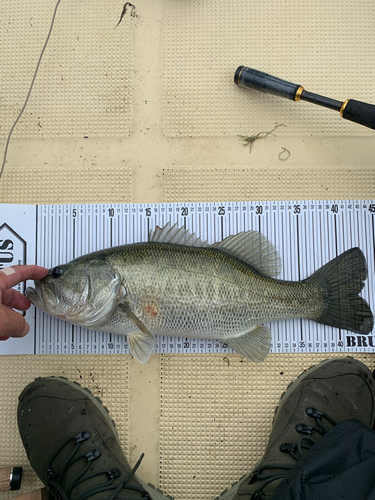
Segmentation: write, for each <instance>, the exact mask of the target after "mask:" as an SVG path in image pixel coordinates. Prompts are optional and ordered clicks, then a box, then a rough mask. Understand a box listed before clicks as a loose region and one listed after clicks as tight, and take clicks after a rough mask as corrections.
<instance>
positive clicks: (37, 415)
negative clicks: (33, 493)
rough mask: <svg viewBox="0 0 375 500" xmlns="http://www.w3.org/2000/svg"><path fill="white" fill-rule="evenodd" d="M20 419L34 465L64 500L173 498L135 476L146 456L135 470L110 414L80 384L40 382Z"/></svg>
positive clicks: (26, 394) (26, 396) (24, 399)
mask: <svg viewBox="0 0 375 500" xmlns="http://www.w3.org/2000/svg"><path fill="white" fill-rule="evenodd" d="M17 416H18V427H19V431H20V434H21V438H22V442H23V445H24V447H25V450H26V453H27V456H28V458H29V460H30V464H31V466H32V468H33V469H34V470H35V472H36V474H37V475H38V476H39V478H40V479H41V481H42V482H43V483H44V484H45V486H46V487H47V488H48V490H49V491H50V493H52V495H53V496H55V497H56V498H58V499H59V500H68V499H69V500H86V499H88V498H90V500H104V499H110V500H113V499H115V498H121V499H124V500H125V499H126V500H136V499H141V498H143V499H144V498H149V499H152V500H167V499H172V497H170V496H164V495H163V494H162V492H160V490H155V488H154V487H153V486H151V485H146V484H144V483H143V482H142V481H140V480H139V479H138V478H137V477H136V476H135V472H136V470H137V469H138V467H139V465H140V463H141V460H142V458H143V455H142V456H141V457H140V459H139V460H138V462H137V463H136V464H135V466H134V467H133V468H132V467H130V465H129V463H128V461H127V460H126V458H125V455H124V453H123V451H122V449H121V445H120V442H119V440H118V437H117V432H116V430H115V426H114V423H113V421H112V420H111V419H110V418H109V415H108V410H107V409H106V408H105V407H104V406H102V404H101V402H100V400H99V399H97V398H94V397H93V396H92V394H91V393H90V391H89V390H88V389H82V387H81V386H80V385H79V384H77V383H73V382H69V381H68V380H65V379H62V378H54V377H49V378H39V379H36V380H35V381H34V382H32V383H31V384H29V385H28V386H27V387H26V388H25V389H24V390H23V392H22V393H21V395H20V396H19V404H18V414H17ZM172 500H173V499H172Z"/></svg>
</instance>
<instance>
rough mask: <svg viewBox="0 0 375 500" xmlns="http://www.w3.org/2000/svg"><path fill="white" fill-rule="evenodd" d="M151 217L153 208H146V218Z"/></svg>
mask: <svg viewBox="0 0 375 500" xmlns="http://www.w3.org/2000/svg"><path fill="white" fill-rule="evenodd" d="M150 216H151V208H146V217H150Z"/></svg>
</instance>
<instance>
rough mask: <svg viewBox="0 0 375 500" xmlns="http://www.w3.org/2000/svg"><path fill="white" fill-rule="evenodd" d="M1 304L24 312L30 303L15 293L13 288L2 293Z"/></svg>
mask: <svg viewBox="0 0 375 500" xmlns="http://www.w3.org/2000/svg"><path fill="white" fill-rule="evenodd" d="M2 303H3V304H4V305H5V306H8V307H11V308H12V309H18V310H19V311H26V310H27V309H28V308H29V307H30V305H31V302H30V301H29V299H27V298H26V297H25V296H24V295H23V294H22V293H20V292H17V290H15V289H14V288H10V289H9V290H6V291H5V292H4V293H3V298H2Z"/></svg>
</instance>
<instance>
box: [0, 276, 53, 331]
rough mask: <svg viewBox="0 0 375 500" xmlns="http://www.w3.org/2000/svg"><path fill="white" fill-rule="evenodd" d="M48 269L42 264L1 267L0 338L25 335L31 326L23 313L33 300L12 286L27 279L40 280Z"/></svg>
mask: <svg viewBox="0 0 375 500" xmlns="http://www.w3.org/2000/svg"><path fill="white" fill-rule="evenodd" d="M47 274H48V269H46V268H45V267H40V266H12V267H6V268H4V269H0V340H7V339H9V337H24V336H25V335H26V334H28V333H29V330H30V327H29V325H28V324H27V323H26V321H25V318H24V317H23V316H22V314H20V313H18V312H16V311H14V310H13V308H14V309H18V310H19V311H26V310H27V309H28V308H29V307H30V305H31V302H30V301H29V300H28V299H27V298H26V297H25V296H24V295H22V293H20V292H18V291H17V290H14V289H13V288H12V287H13V286H16V285H18V283H22V281H26V280H40V279H42V278H44V277H45V276H47Z"/></svg>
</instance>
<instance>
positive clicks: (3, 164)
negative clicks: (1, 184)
mask: <svg viewBox="0 0 375 500" xmlns="http://www.w3.org/2000/svg"><path fill="white" fill-rule="evenodd" d="M60 2H61V0H57V3H56V7H55V10H54V11H53V16H52V22H51V26H50V28H49V32H48V35H47V38H46V41H45V43H44V46H43V49H42V52H41V53H40V56H39V60H38V64H37V65H36V69H35V73H34V76H33V79H32V81H31V85H30V88H29V92H28V94H27V96H26V100H25V104H24V105H23V107H22V109H21V111H20V113H19V115H18V116H17V118H16V121H15V122H14V123H13V126H12V128H11V129H10V132H9V135H8V138H7V140H6V143H5V151H4V158H3V163H2V166H1V171H0V179H1V176H2V175H3V171H4V167H5V162H6V158H7V153H8V146H9V141H10V138H11V136H12V133H13V130H14V128H15V126H16V125H17V123H18V120H19V119H20V118H21V116H22V114H23V112H24V111H25V108H26V105H27V103H28V100H29V97H30V94H31V91H32V89H33V86H34V82H35V79H36V76H37V74H38V71H39V66H40V63H41V61H42V57H43V54H44V51H45V50H46V47H47V44H48V42H49V38H50V36H51V33H52V28H53V25H54V22H55V17H56V12H57V7H58V6H59V3H60Z"/></svg>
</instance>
